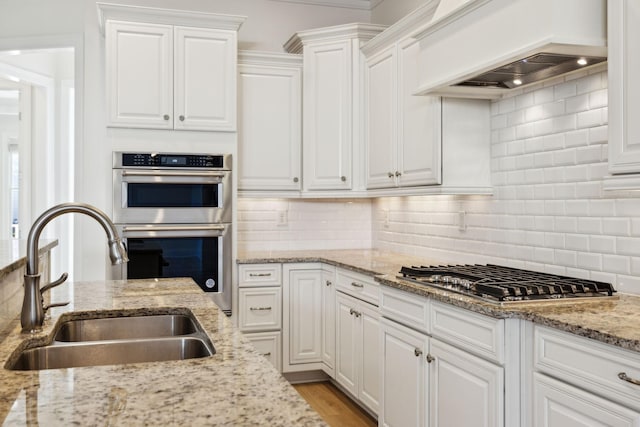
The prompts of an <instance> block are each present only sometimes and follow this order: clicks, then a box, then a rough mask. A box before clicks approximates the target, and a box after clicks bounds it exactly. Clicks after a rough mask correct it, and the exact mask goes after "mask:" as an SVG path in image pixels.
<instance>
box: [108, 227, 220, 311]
mask: <svg viewBox="0 0 640 427" xmlns="http://www.w3.org/2000/svg"><path fill="white" fill-rule="evenodd" d="M117 228H118V232H119V233H120V236H122V238H123V240H124V242H125V245H126V247H127V252H128V256H129V262H128V263H126V264H124V265H123V266H122V273H121V276H122V278H123V279H150V278H167V277H191V278H192V279H193V280H194V281H195V282H196V283H197V284H198V285H199V286H200V287H201V288H202V290H203V291H205V292H208V293H211V296H212V297H213V300H214V301H215V302H216V304H217V305H218V306H219V307H220V308H221V309H222V310H223V311H224V312H225V313H227V315H230V314H231V268H232V260H231V224H196V225H194V224H189V225H186V224H162V225H155V224H149V225H141V224H132V225H118V226H117Z"/></svg>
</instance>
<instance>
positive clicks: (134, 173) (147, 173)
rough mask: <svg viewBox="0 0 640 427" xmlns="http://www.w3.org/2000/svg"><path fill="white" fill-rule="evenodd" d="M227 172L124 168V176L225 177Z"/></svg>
mask: <svg viewBox="0 0 640 427" xmlns="http://www.w3.org/2000/svg"><path fill="white" fill-rule="evenodd" d="M227 174H228V173H226V172H202V171H157V170H152V171H148V170H129V169H123V170H122V176H147V177H157V176H161V177H169V178H175V177H188V178H193V177H198V178H218V179H223V178H224V177H225V175H227Z"/></svg>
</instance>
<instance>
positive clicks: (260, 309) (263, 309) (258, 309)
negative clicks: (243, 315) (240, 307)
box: [249, 307, 271, 311]
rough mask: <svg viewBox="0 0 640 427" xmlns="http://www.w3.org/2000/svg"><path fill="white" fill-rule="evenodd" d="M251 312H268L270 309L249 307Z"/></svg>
mask: <svg viewBox="0 0 640 427" xmlns="http://www.w3.org/2000/svg"><path fill="white" fill-rule="evenodd" d="M249 310H251V311H269V310H271V307H249Z"/></svg>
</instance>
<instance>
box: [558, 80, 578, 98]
mask: <svg viewBox="0 0 640 427" xmlns="http://www.w3.org/2000/svg"><path fill="white" fill-rule="evenodd" d="M576 93H578V89H577V85H576V82H575V81H568V82H566V83H560V84H558V85H555V86H554V87H553V98H554V99H566V98H569V97H572V96H575V95H576Z"/></svg>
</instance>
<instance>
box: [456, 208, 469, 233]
mask: <svg viewBox="0 0 640 427" xmlns="http://www.w3.org/2000/svg"><path fill="white" fill-rule="evenodd" d="M458 230H460V231H466V230H467V213H466V212H465V211H460V212H458Z"/></svg>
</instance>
